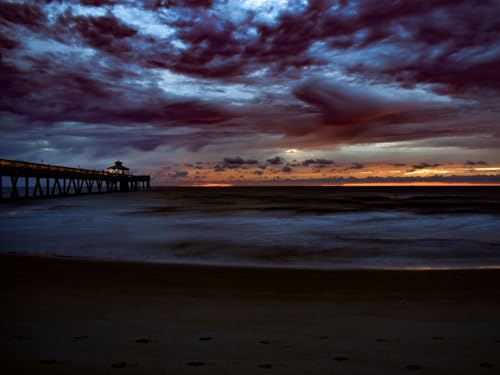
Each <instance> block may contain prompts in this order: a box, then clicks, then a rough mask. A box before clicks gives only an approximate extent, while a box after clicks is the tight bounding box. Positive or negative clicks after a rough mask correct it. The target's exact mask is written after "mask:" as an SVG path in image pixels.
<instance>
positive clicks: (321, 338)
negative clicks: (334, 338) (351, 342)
mask: <svg viewBox="0 0 500 375" xmlns="http://www.w3.org/2000/svg"><path fill="white" fill-rule="evenodd" d="M318 338H319V339H320V340H328V336H318Z"/></svg>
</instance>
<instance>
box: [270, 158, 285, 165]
mask: <svg viewBox="0 0 500 375" xmlns="http://www.w3.org/2000/svg"><path fill="white" fill-rule="evenodd" d="M266 162H267V163H269V164H272V165H279V164H283V159H282V158H281V157H279V156H275V157H274V158H271V159H267V160H266Z"/></svg>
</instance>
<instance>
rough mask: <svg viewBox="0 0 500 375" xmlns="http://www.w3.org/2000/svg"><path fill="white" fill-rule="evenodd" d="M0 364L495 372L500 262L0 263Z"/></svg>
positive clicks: (102, 370)
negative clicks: (266, 265)
mask: <svg viewBox="0 0 500 375" xmlns="http://www.w3.org/2000/svg"><path fill="white" fill-rule="evenodd" d="M0 278H1V283H0V285H1V292H0V293H1V295H0V303H1V310H0V311H1V347H0V353H1V357H0V361H1V362H0V372H1V373H2V374H17V373H32V374H35V373H47V374H73V373H82V374H83V373H99V374H114V373H117V374H132V373H134V374H144V373H145V374H150V373H151V374H207V373H212V374H260V373H263V374H266V373H275V374H365V373H368V374H404V373H414V372H416V373H425V374H447V373H449V374H483V373H484V374H493V373H500V288H499V287H500V270H479V271H406V272H403V271H307V270H271V269H267V270H263V269H243V268H241V269H238V268H218V267H195V266H166V265H144V264H142V265H141V264H124V263H121V264H118V263H109V262H108V263H97V262H88V261H77V260H54V259H37V258H27V257H24V258H22V257H7V256H4V257H1V258H0Z"/></svg>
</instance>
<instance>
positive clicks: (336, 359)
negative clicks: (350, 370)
mask: <svg viewBox="0 0 500 375" xmlns="http://www.w3.org/2000/svg"><path fill="white" fill-rule="evenodd" d="M333 360H334V361H339V362H344V361H347V360H349V358H348V357H344V356H342V355H339V356H336V357H333Z"/></svg>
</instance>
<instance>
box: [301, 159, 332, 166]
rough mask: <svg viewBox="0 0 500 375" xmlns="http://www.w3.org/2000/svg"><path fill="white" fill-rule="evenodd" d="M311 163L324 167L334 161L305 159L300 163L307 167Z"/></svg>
mask: <svg viewBox="0 0 500 375" xmlns="http://www.w3.org/2000/svg"><path fill="white" fill-rule="evenodd" d="M311 164H312V165H314V166H315V167H324V166H330V165H333V164H335V162H334V161H333V160H329V159H306V160H304V161H303V162H302V165H303V166H304V167H307V166H309V165H311Z"/></svg>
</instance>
